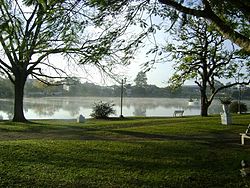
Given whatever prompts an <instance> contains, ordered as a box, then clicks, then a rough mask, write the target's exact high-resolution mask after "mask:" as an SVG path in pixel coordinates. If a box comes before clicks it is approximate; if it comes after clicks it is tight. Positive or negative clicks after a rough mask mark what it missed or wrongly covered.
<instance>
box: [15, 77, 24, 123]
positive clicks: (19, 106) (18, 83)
mask: <svg viewBox="0 0 250 188" xmlns="http://www.w3.org/2000/svg"><path fill="white" fill-rule="evenodd" d="M26 79H27V77H26V76H25V74H16V75H15V82H14V88H15V100H14V117H13V120H12V121H13V122H27V119H26V118H25V116H24V113H23V97H24V86H25V82H26Z"/></svg>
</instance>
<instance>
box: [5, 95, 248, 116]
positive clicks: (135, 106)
mask: <svg viewBox="0 0 250 188" xmlns="http://www.w3.org/2000/svg"><path fill="white" fill-rule="evenodd" d="M99 101H102V102H112V103H114V104H115V107H114V108H115V110H116V115H115V116H120V109H121V106H120V98H119V97H117V98H114V97H112V98H111V97H110V98H108V97H106V98H100V97H42V98H25V99H24V113H25V117H26V118H27V119H75V118H77V116H79V115H80V114H82V115H83V116H85V117H86V118H90V114H91V112H92V106H93V104H94V103H95V102H99ZM243 102H245V103H246V104H247V105H248V108H249V104H250V101H243ZM175 110H184V116H189V115H199V114H200V105H199V104H198V105H194V106H189V105H188V99H184V98H124V99H123V108H122V111H123V113H122V114H123V116H125V117H126V116H159V117H160V116H163V117H164V116H168V117H169V116H173V113H174V111H175ZM220 112H222V107H221V104H220V102H219V101H218V100H214V102H213V103H212V105H211V107H210V108H209V114H219V113H220ZM0 115H2V116H3V118H4V119H12V117H13V100H9V99H0Z"/></svg>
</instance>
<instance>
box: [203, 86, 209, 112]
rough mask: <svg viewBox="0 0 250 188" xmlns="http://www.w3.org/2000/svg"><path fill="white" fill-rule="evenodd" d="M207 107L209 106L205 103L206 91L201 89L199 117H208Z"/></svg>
mask: <svg viewBox="0 0 250 188" xmlns="http://www.w3.org/2000/svg"><path fill="white" fill-rule="evenodd" d="M208 107H209V104H208V102H207V96H206V90H204V89H201V116H203V117H207V116H208Z"/></svg>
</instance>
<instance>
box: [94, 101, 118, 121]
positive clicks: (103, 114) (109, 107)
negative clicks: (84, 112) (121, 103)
mask: <svg viewBox="0 0 250 188" xmlns="http://www.w3.org/2000/svg"><path fill="white" fill-rule="evenodd" d="M114 106H115V105H114V104H112V103H110V102H106V103H105V102H102V101H100V102H98V103H94V105H93V109H92V113H91V114H90V116H91V117H93V118H96V119H107V118H108V117H109V116H110V115H111V114H115V110H114V108H113V107H114Z"/></svg>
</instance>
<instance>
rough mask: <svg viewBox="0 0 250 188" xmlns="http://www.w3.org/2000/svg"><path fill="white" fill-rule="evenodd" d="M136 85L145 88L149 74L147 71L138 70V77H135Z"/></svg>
mask: <svg viewBox="0 0 250 188" xmlns="http://www.w3.org/2000/svg"><path fill="white" fill-rule="evenodd" d="M134 81H135V85H136V86H137V87H142V88H145V87H146V85H147V76H146V73H145V72H143V71H140V72H138V74H137V76H136V78H135V80H134Z"/></svg>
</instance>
